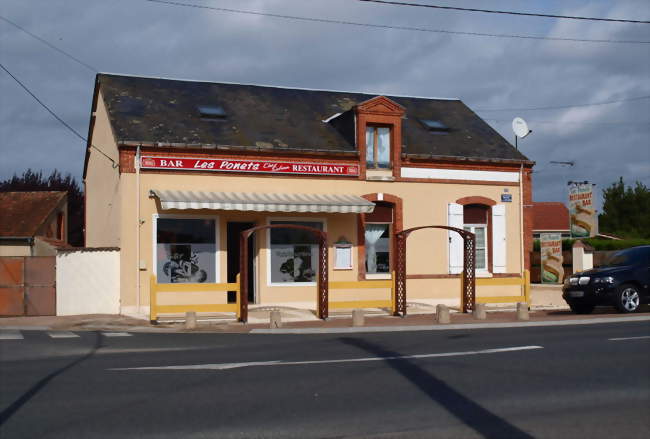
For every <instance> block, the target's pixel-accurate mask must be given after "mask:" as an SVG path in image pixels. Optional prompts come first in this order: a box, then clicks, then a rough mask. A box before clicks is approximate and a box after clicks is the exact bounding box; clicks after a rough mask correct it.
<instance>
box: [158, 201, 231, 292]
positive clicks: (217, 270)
mask: <svg viewBox="0 0 650 439" xmlns="http://www.w3.org/2000/svg"><path fill="white" fill-rule="evenodd" d="M159 218H161V219H204V220H206V219H207V220H214V241H215V242H214V245H215V254H214V264H215V267H214V283H215V284H218V283H221V269H220V268H221V256H222V253H223V251H222V249H221V240H220V236H219V229H220V227H219V216H218V215H201V214H174V213H172V214H169V213H154V214H152V215H151V227H152V233H153V234H152V236H151V244H152V245H151V247H152V252H151V256H152V258H151V267H150V270H149V272H150V273H152V274H155V275H156V282H158V264H157V263H156V262H157V261H158V219H159ZM204 283H205V284H206V285H209V284H212V283H213V282H204Z"/></svg>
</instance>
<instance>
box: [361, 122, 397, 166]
mask: <svg viewBox="0 0 650 439" xmlns="http://www.w3.org/2000/svg"><path fill="white" fill-rule="evenodd" d="M390 137H391V136H390V128H389V127H382V126H374V125H367V126H366V163H367V168H368V169H390V167H391V166H390V149H391V148H390Z"/></svg>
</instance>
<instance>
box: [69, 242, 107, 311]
mask: <svg viewBox="0 0 650 439" xmlns="http://www.w3.org/2000/svg"><path fill="white" fill-rule="evenodd" d="M119 313H120V251H119V249H115V248H80V249H75V250H73V251H69V250H66V251H59V252H58V254H57V256H56V315H58V316H68V315H79V314H119Z"/></svg>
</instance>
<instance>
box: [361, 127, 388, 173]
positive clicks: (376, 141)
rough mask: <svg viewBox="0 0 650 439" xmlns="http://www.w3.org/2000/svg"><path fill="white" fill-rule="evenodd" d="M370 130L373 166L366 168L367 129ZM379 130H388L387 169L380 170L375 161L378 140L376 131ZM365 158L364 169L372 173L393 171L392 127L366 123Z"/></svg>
mask: <svg viewBox="0 0 650 439" xmlns="http://www.w3.org/2000/svg"><path fill="white" fill-rule="evenodd" d="M369 128H372V130H373V142H372V147H373V150H372V157H373V165H374V166H372V167H371V166H368V141H367V137H368V129H369ZM379 128H386V129H388V167H387V168H380V167H379V166H378V161H377V156H378V142H379V141H378V139H379V136H378V135H377V134H378V129H379ZM365 134H366V156H365V158H364V161H365V164H366V169H370V170H372V171H390V170H392V169H393V160H392V158H393V126H392V125H387V124H380V123H366V132H365Z"/></svg>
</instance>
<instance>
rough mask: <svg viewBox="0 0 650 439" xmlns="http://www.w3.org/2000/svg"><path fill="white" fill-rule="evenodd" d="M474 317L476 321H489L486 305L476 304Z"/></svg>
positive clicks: (473, 311)
mask: <svg viewBox="0 0 650 439" xmlns="http://www.w3.org/2000/svg"><path fill="white" fill-rule="evenodd" d="M472 315H473V316H474V318H475V319H476V320H485V319H487V313H486V312H485V303H475V304H474V310H472Z"/></svg>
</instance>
